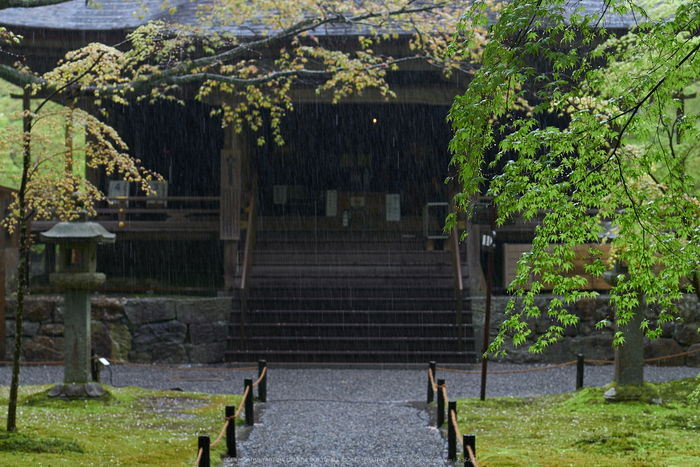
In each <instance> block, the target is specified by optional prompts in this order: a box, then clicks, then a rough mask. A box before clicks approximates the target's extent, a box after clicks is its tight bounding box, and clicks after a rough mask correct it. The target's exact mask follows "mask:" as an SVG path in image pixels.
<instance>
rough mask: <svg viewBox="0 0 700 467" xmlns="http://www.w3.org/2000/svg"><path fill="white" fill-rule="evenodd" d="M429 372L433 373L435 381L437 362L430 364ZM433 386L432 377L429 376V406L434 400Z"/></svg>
mask: <svg viewBox="0 0 700 467" xmlns="http://www.w3.org/2000/svg"><path fill="white" fill-rule="evenodd" d="M428 371H432V372H433V379H434V378H435V362H428ZM434 397H435V396H434V394H433V385H432V384H430V375H428V404H430V403H431V402H432V401H433V399H434Z"/></svg>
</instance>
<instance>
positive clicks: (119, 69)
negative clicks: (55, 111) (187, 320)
mask: <svg viewBox="0 0 700 467" xmlns="http://www.w3.org/2000/svg"><path fill="white" fill-rule="evenodd" d="M470 4H471V2H470V1H468V0H458V1H445V0H426V1H420V2H416V1H415V0H380V1H376V0H375V1H365V0H358V1H351V2H348V1H344V0H330V1H328V0H323V1H321V0H275V1H273V0H261V1H255V2H251V1H244V0H225V1H221V2H215V3H211V4H209V3H207V4H203V5H200V6H199V7H198V9H197V13H196V19H195V18H192V17H190V16H187V15H186V14H184V13H182V14H181V15H184V16H178V14H176V15H175V16H173V17H172V18H173V22H165V21H154V22H150V23H147V24H145V25H144V26H142V27H140V28H138V29H137V30H135V31H134V32H133V33H131V34H130V35H129V36H128V39H127V42H126V43H125V44H121V45H120V46H119V47H112V46H108V45H103V44H90V45H89V46H87V47H85V48H83V49H80V50H77V51H74V52H72V53H70V54H69V55H68V56H66V59H65V60H64V62H63V63H62V64H61V68H62V70H58V71H57V73H58V74H61V76H62V78H63V79H67V78H68V76H69V75H68V74H67V73H72V74H73V76H78V75H79V76H81V77H80V79H79V80H77V81H76V82H75V84H74V86H73V89H72V92H74V93H76V94H78V95H84V96H94V97H96V98H97V99H98V105H99V104H100V100H101V99H102V98H105V97H108V98H110V99H113V100H117V101H119V102H122V103H126V102H127V100H128V99H131V98H137V97H138V98H141V99H149V100H158V99H170V100H180V99H182V96H183V94H182V93H181V92H180V91H181V89H182V88H183V87H188V88H190V89H194V95H195V98H197V99H208V100H209V102H211V101H216V102H219V103H221V105H220V107H219V108H218V110H217V111H218V112H220V113H221V115H222V117H223V120H224V124H230V125H233V126H234V127H235V130H236V131H239V132H240V131H242V128H243V127H244V126H247V127H249V128H251V129H252V130H253V131H256V130H258V129H260V127H261V126H262V125H263V122H264V118H263V116H264V114H266V113H269V114H270V115H271V127H272V128H271V129H272V134H273V138H274V139H275V140H276V142H277V143H278V144H283V141H282V138H281V135H280V133H279V122H280V120H281V119H282V118H283V116H284V115H285V113H286V112H289V111H291V110H292V109H293V104H292V97H291V91H292V88H293V87H294V86H297V87H305V88H307V89H312V90H315V91H316V92H317V93H319V94H325V93H327V98H328V99H329V100H331V101H332V102H334V103H336V102H339V101H340V100H341V99H343V98H347V97H349V96H352V95H360V94H363V93H364V92H368V90H369V89H373V90H376V91H378V94H379V96H380V97H383V98H385V99H388V98H391V97H393V96H394V93H393V91H392V90H391V89H390V87H389V84H388V82H387V76H388V74H389V73H391V72H392V71H397V70H399V69H400V68H401V67H405V69H408V67H414V69H415V68H416V67H419V68H420V69H435V70H438V71H442V72H443V73H445V75H446V76H448V77H449V76H452V75H453V74H454V73H463V74H471V73H472V72H473V70H474V68H475V66H476V65H477V63H478V61H479V60H480V55H481V50H482V48H483V46H484V39H485V34H484V33H485V31H484V30H483V28H477V29H475V30H474V31H477V30H478V31H480V32H476V33H475V35H474V36H473V37H472V38H471V40H470V41H469V42H464V43H461V44H458V45H452V47H453V48H456V49H457V52H458V53H456V54H453V55H448V54H447V53H446V52H447V50H448V48H449V47H450V43H451V38H452V34H453V32H454V31H455V29H456V28H457V25H458V22H459V21H460V13H461V12H463V11H465V9H466V8H467V7H468V5H470ZM164 6H165V7H168V6H169V5H168V4H167V3H166V4H165V5H164ZM170 10H171V11H172V13H174V14H175V13H177V9H176V8H174V7H172V8H170ZM177 19H181V20H183V21H182V22H186V23H187V24H176V23H175V22H174V21H175V20H177ZM185 20H186V21H185ZM28 71H29V70H23V69H17V68H14V69H13V68H11V67H6V66H0V78H4V79H6V80H9V81H11V82H13V83H15V84H20V85H22V84H26V83H32V84H34V85H37V86H39V87H41V88H45V87H46V86H48V85H49V83H48V82H47V81H45V80H42V79H41V78H38V77H35V76H32V75H31V74H30V73H28ZM213 95H215V96H216V99H210V97H211V96H213ZM260 143H261V144H262V143H263V141H262V140H260Z"/></svg>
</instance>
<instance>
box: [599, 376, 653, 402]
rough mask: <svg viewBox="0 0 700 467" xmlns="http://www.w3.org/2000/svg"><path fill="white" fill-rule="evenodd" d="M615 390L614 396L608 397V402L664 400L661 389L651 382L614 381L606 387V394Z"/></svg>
mask: <svg viewBox="0 0 700 467" xmlns="http://www.w3.org/2000/svg"><path fill="white" fill-rule="evenodd" d="M611 389H612V390H614V396H613V397H612V398H608V397H606V402H615V403H618V402H641V403H643V404H660V403H661V402H662V399H661V396H660V395H659V394H660V393H659V389H658V388H657V387H656V386H655V385H654V384H651V383H646V382H644V383H641V384H619V383H618V382H617V381H613V382H612V383H610V384H608V385H607V386H605V388H604V391H605V392H604V394H607V393H608V391H610V390H611Z"/></svg>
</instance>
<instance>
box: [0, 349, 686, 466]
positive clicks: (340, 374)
mask: <svg viewBox="0 0 700 467" xmlns="http://www.w3.org/2000/svg"><path fill="white" fill-rule="evenodd" d="M537 367H538V365H511V364H495V363H491V364H490V365H489V370H490V371H507V370H523V369H529V368H537ZM202 369H208V371H199V370H202ZM192 370H198V371H192ZM474 370H478V367H476V366H475V368H474ZM575 372H576V369H575V365H571V366H566V367H559V368H553V369H547V370H542V371H533V372H524V373H507V374H490V375H489V376H488V380H487V381H488V386H487V397H500V396H519V397H522V396H531V395H540V394H556V393H562V392H570V391H573V390H574V385H575ZM10 374H11V368H10V367H0V385H9V383H10ZM697 374H698V369H695V368H687V367H668V368H659V367H646V368H645V379H646V380H647V381H649V382H662V381H669V380H672V379H679V378H691V377H695V376H697ZM612 375H613V368H612V366H610V365H608V366H587V367H586V373H585V378H584V385H585V386H604V385H606V384H608V383H609V382H610V381H611V380H612ZM436 376H437V378H440V379H445V380H446V382H447V393H448V397H449V398H450V399H454V398H457V397H478V396H479V384H480V383H479V382H480V375H478V374H466V373H456V372H446V371H441V370H439V369H438V371H437V375H436ZM256 377H257V370H238V371H231V370H230V369H226V368H220V367H219V368H217V367H212V366H209V367H201V366H192V367H189V368H182V369H178V368H174V367H173V368H168V369H162V368H144V367H135V366H124V365H113V366H112V375H111V382H110V374H109V371H103V373H102V382H103V383H105V384H108V385H109V384H111V385H116V386H125V385H135V386H141V387H144V388H151V389H173V388H179V389H182V390H185V391H201V392H209V393H218V394H241V393H242V392H243V379H244V378H253V379H255V378H256ZM62 379H63V369H62V368H61V367H29V366H28V367H23V368H22V374H21V383H22V384H47V383H52V382H60V381H61V380H62ZM426 390H427V370H413V369H410V370H376V369H318V368H317V369H288V368H275V367H274V366H272V367H271V368H269V369H268V403H267V404H258V405H257V406H256V410H258V409H261V410H260V413H258V414H257V420H256V424H255V426H254V427H253V429H247V428H244V429H242V430H241V431H242V433H241V435H242V438H243V439H242V440H241V441H240V442H239V443H238V450H239V460H238V461H236V460H230V461H227V462H228V463H227V464H225V465H227V466H234V465H236V466H266V467H270V466H285V467H286V466H290V467H291V466H338V465H343V466H352V467H355V466H357V467H360V466H406V467H413V466H415V467H423V466H426V467H433V466H444V465H447V464H446V463H445V461H444V460H443V459H445V457H446V443H445V441H444V439H443V438H442V436H441V435H440V433H439V431H438V430H436V429H435V428H433V427H432V426H431V425H433V423H432V422H431V420H430V418H431V416H432V415H430V414H429V412H428V411H426V410H425V409H424V404H423V403H424V401H425V397H426ZM432 412H433V411H432V410H431V411H430V413H432Z"/></svg>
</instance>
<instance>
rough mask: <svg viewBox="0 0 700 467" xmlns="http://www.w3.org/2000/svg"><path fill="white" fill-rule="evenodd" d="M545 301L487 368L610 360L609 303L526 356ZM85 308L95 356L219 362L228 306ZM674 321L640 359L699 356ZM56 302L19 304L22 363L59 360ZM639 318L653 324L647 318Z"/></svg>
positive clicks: (685, 322) (588, 305)
mask: <svg viewBox="0 0 700 467" xmlns="http://www.w3.org/2000/svg"><path fill="white" fill-rule="evenodd" d="M551 299H552V297H551V296H541V297H539V298H538V299H537V302H536V305H537V307H538V308H539V309H540V310H541V312H542V314H543V315H544V317H543V318H540V319H537V320H535V319H530V320H529V324H530V328H531V329H532V330H533V333H532V336H531V338H529V339H528V342H527V344H525V345H523V346H520V347H518V348H513V346H512V344H510V343H507V344H506V346H505V348H506V350H507V352H508V354H507V355H506V356H505V357H498V358H492V359H491V360H494V361H508V362H517V363H523V362H529V363H535V362H536V363H560V362H567V361H571V360H575V359H576V355H577V354H579V353H582V354H583V355H584V356H585V357H586V358H587V359H591V360H611V359H612V358H613V355H614V351H613V348H612V337H613V332H614V328H613V326H612V325H609V326H608V327H605V328H603V329H596V326H595V325H596V323H597V322H600V321H603V320H606V319H608V320H611V319H612V317H613V310H612V309H611V307H610V303H609V298H608V297H607V296H600V297H598V298H597V299H587V300H581V301H579V302H577V303H576V304H573V305H570V306H568V309H569V311H570V312H571V313H573V314H576V315H577V316H578V317H579V324H578V325H577V326H575V327H570V328H566V329H565V332H564V339H563V341H562V342H560V343H558V344H555V345H553V346H551V347H550V348H549V349H547V350H546V351H545V352H543V353H540V354H534V353H530V352H529V351H528V346H529V344H531V343H532V342H534V340H535V337H536V336H538V335H542V334H543V333H545V332H546V331H547V329H548V327H549V325H550V324H552V323H553V320H551V319H550V318H548V317H546V310H547V305H548V303H549V301H550V300H551ZM508 300H509V299H508V297H494V298H493V301H492V306H491V308H492V311H491V326H490V335H491V339H493V336H495V335H496V333H497V332H498V327H499V325H500V323H501V322H503V319H504V310H505V307H506V304H507V303H508ZM91 302H92V325H91V327H92V345H93V348H94V349H95V352H96V353H97V354H98V355H100V356H105V357H108V358H113V359H116V360H128V361H131V362H138V363H215V362H221V361H222V360H223V358H224V351H225V350H226V338H227V328H228V320H229V314H230V310H231V298H168V297H163V298H155V297H154V298H114V297H105V296H101V295H95V296H93V297H92V299H91ZM485 303H486V300H485V298H473V299H472V300H471V307H472V312H473V318H474V324H475V336H476V338H477V349H479V350H481V348H482V345H483V340H482V338H483V327H484V310H485ZM678 308H679V311H680V318H682V319H679V320H676V321H675V322H673V323H668V324H666V325H665V326H664V328H663V330H664V333H663V336H662V337H661V338H660V339H657V340H654V341H648V340H647V341H646V342H645V349H644V357H645V358H654V357H662V356H667V355H674V354H678V353H681V352H685V351H692V350H695V349H699V348H700V333H698V328H699V327H700V305H699V304H698V300H697V298H696V297H695V296H690V295H689V296H686V297H685V298H684V299H683V300H681V302H680V303H679V304H678ZM15 310H16V302H15V300H14V299H11V298H8V299H7V315H6V316H7V318H8V319H7V323H6V333H7V346H6V347H7V352H6V355H5V358H4V359H5V360H11V355H12V349H13V346H12V342H13V339H14V335H15V321H14V316H15ZM63 313H64V310H63V297H62V296H42V297H33V296H30V297H27V298H26V301H25V310H24V320H23V323H24V324H23V329H22V339H23V342H22V344H23V345H22V348H23V358H24V359H25V360H27V361H35V362H38V361H52V360H61V359H63V332H64V328H63ZM646 315H647V316H646V317H647V318H648V319H649V320H650V321H651V324H652V325H653V324H654V316H655V310H654V309H653V307H652V308H651V309H650V310H648V311H647V313H646ZM660 364H663V365H688V366H694V367H700V352H698V353H694V354H690V355H687V356H683V357H678V358H674V359H668V360H662V361H661V362H660Z"/></svg>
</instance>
